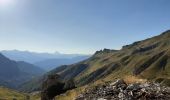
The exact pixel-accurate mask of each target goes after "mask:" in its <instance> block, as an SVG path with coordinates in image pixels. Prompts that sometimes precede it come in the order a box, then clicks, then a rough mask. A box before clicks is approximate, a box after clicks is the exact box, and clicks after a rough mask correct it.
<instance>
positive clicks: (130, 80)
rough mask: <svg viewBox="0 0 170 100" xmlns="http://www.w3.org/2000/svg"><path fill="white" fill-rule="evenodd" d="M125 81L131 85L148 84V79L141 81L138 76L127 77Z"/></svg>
mask: <svg viewBox="0 0 170 100" xmlns="http://www.w3.org/2000/svg"><path fill="white" fill-rule="evenodd" d="M123 79H124V81H125V82H126V83H128V84H130V83H146V82H147V80H146V79H141V78H139V77H137V76H130V75H129V76H125V77H124V78H123Z"/></svg>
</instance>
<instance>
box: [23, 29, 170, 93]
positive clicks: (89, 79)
mask: <svg viewBox="0 0 170 100" xmlns="http://www.w3.org/2000/svg"><path fill="white" fill-rule="evenodd" d="M51 74H58V75H60V76H61V77H62V79H63V80H70V79H73V80H75V84H76V86H77V87H81V86H84V85H87V84H89V83H91V84H97V83H98V82H99V83H101V82H107V81H111V80H114V79H117V78H123V79H124V78H127V77H129V78H128V79H129V80H130V77H132V76H133V77H136V78H139V79H146V80H148V81H156V82H159V83H161V84H165V85H169V86H170V30H169V31H166V32H163V33H162V34H161V35H158V36H155V37H152V38H149V39H146V40H142V41H137V42H134V43H133V44H130V45H125V46H123V47H122V49H121V50H109V49H104V50H100V51H97V52H96V53H95V54H94V55H93V56H92V57H90V58H88V59H86V60H84V61H81V62H79V63H75V64H71V65H65V66H60V67H57V68H55V69H54V70H52V71H50V72H48V73H46V74H45V75H43V76H41V77H39V78H37V79H36V81H35V80H31V81H29V82H28V83H25V84H24V85H22V88H20V89H21V90H26V89H27V90H26V91H30V90H29V89H28V88H27V87H29V86H31V85H33V84H39V85H38V86H37V87H34V88H35V89H38V87H40V86H41V84H42V82H43V81H42V80H44V79H43V78H46V77H47V76H48V75H51ZM132 80H133V79H132ZM30 84H31V85H30ZM87 86H88V85H87ZM32 90H34V89H32ZM77 90H79V89H77ZM75 91H76V90H75ZM75 94H76V93H75Z"/></svg>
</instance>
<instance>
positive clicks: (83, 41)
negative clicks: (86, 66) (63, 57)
mask: <svg viewBox="0 0 170 100" xmlns="http://www.w3.org/2000/svg"><path fill="white" fill-rule="evenodd" d="M169 10H170V0H0V50H13V49H17V50H29V51H35V52H55V51H59V52H61V53H69V54H71V53H79V54H92V53H94V52H95V51H97V50H101V49H103V48H108V49H121V47H122V46H123V45H127V44H131V43H133V42H135V41H139V40H143V39H146V38H149V37H152V36H155V35H158V34H161V32H164V31H166V30H168V29H170V11H169Z"/></svg>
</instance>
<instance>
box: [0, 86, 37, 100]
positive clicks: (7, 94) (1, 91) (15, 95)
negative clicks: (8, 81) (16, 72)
mask: <svg viewBox="0 0 170 100" xmlns="http://www.w3.org/2000/svg"><path fill="white" fill-rule="evenodd" d="M28 96H29V97H30V100H40V95H39V94H38V95H37V94H36V95H28V94H24V93H20V92H18V91H15V90H12V89H8V88H5V87H0V100H13V99H16V100H27V97H28Z"/></svg>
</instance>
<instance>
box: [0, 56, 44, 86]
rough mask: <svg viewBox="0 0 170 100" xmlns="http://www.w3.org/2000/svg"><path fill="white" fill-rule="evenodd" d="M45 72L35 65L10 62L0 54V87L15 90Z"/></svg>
mask: <svg viewBox="0 0 170 100" xmlns="http://www.w3.org/2000/svg"><path fill="white" fill-rule="evenodd" d="M44 72H45V71H44V70H43V69H41V68H39V67H37V66H35V65H32V64H29V63H26V62H23V61H22V62H21V61H14V60H10V59H9V58H7V57H5V56H4V55H2V54H0V86H6V87H10V88H17V87H18V86H19V85H21V84H23V83H24V82H26V81H28V80H30V79H32V78H33V77H37V76H39V75H42V74H43V73H44Z"/></svg>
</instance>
